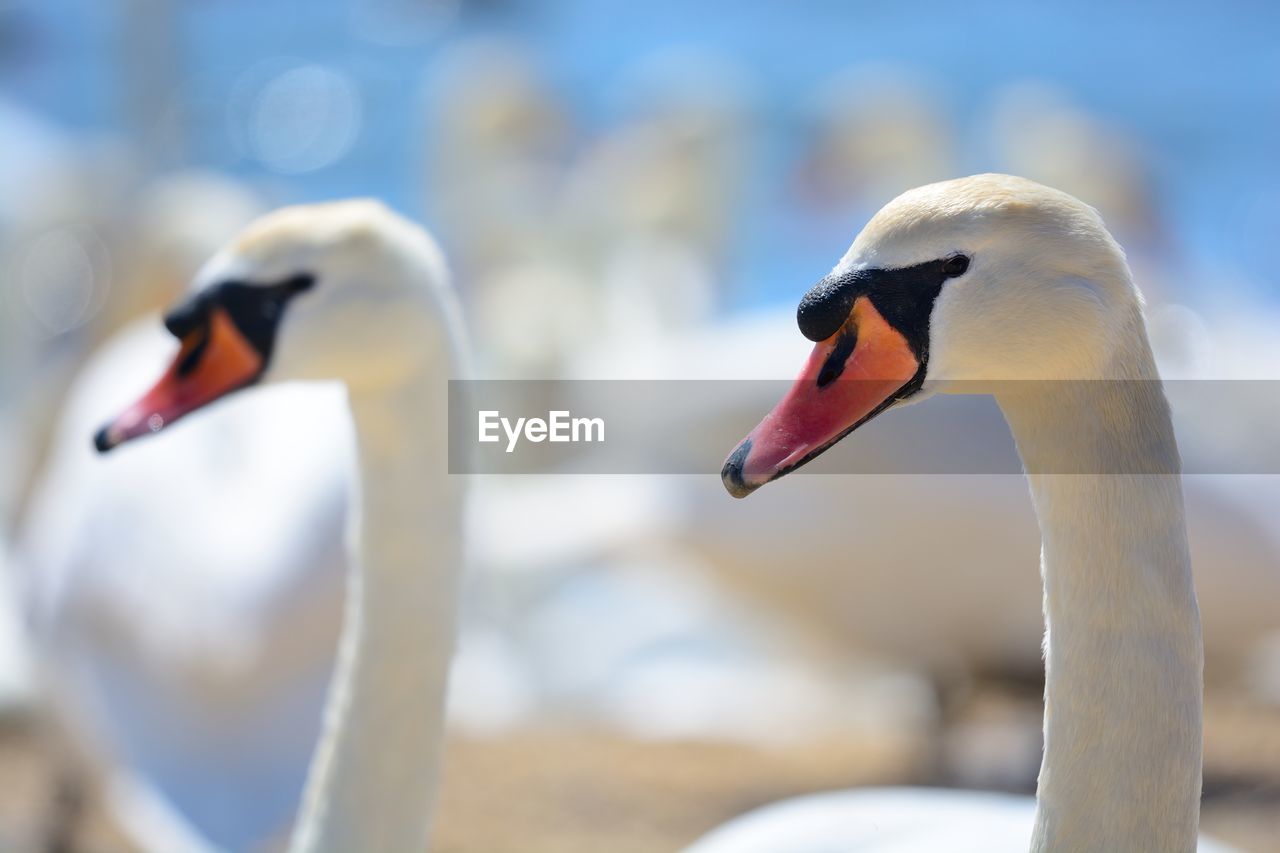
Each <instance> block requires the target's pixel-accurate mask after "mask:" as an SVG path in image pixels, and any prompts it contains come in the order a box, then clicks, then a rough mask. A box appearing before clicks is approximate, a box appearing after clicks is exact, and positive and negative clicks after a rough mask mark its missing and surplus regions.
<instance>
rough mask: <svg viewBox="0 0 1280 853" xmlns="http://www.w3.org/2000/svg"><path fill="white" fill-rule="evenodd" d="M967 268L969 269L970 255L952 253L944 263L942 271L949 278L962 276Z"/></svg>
mask: <svg viewBox="0 0 1280 853" xmlns="http://www.w3.org/2000/svg"><path fill="white" fill-rule="evenodd" d="M967 269H969V256H968V255H952V256H951V257H949V258H947V260H946V262H945V263H943V265H942V273H943V275H945V276H946V277H947V278H956V277H958V276H962V275H964V273H965V270H967Z"/></svg>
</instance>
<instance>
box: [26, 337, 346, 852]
mask: <svg viewBox="0 0 1280 853" xmlns="http://www.w3.org/2000/svg"><path fill="white" fill-rule="evenodd" d="M171 341H172V338H170V337H169V336H168V335H167V334H166V333H165V332H164V330H163V328H161V327H160V324H159V323H158V322H157V320H156V319H155V318H151V319H148V320H145V321H142V322H140V323H139V324H137V325H135V326H133V327H131V328H128V329H126V330H125V331H124V332H123V333H122V334H121V335H120V336H118V337H117V338H116V339H114V340H113V341H112V342H111V343H110V344H109V345H108V346H107V347H106V348H105V349H104V350H103V351H101V352H99V353H98V354H97V355H96V356H95V357H94V359H93V360H92V362H91V363H90V365H89V367H88V368H87V369H86V370H85V371H84V372H83V373H82V375H81V376H80V377H79V378H78V380H77V381H76V382H75V384H74V385H73V386H72V388H71V391H70V394H69V397H68V404H67V406H66V409H65V411H64V413H63V415H62V416H61V423H60V432H59V434H58V435H57V436H56V437H55V438H54V440H53V445H54V447H53V451H52V453H51V459H52V463H51V465H50V470H49V471H48V472H47V473H46V476H45V477H44V478H43V481H42V483H41V485H40V488H39V490H38V491H37V493H36V496H35V499H34V503H33V505H32V511H31V513H30V518H29V522H28V524H27V525H26V527H25V531H24V533H25V536H24V540H23V544H24V553H23V557H24V559H23V565H22V568H23V569H24V571H23V573H22V575H21V578H22V579H23V581H24V584H23V593H24V594H23V601H24V604H25V610H26V612H27V614H28V617H29V621H30V623H31V624H32V627H33V629H34V632H35V638H36V640H37V648H38V649H39V651H40V654H41V658H42V660H41V662H42V671H43V672H44V673H46V681H47V682H48V684H47V686H48V687H49V688H50V689H51V691H52V693H51V698H53V699H54V700H55V701H54V704H53V708H54V711H55V712H56V713H57V714H58V716H59V718H60V719H61V720H62V722H64V723H65V724H66V727H67V728H68V729H69V730H70V732H71V733H72V734H73V736H74V737H75V739H76V740H77V741H78V742H79V746H80V748H79V751H80V752H82V753H84V754H86V755H88V756H91V757H98V758H100V760H99V761H96V762H95V763H96V764H97V765H98V766H99V767H101V768H102V769H103V770H104V771H105V775H106V781H107V790H108V791H109V792H112V793H113V796H112V805H113V806H115V807H116V812H117V814H118V816H119V818H120V821H121V823H122V825H123V826H124V827H125V829H126V830H127V831H129V832H130V835H131V837H132V838H133V839H134V840H135V841H136V842H137V843H138V844H139V846H141V847H143V848H144V849H162V848H163V849H170V850H176V849H200V848H203V847H206V846H208V847H212V848H214V849H227V850H236V849H248V848H252V847H257V846H261V845H262V844H264V843H265V842H266V841H267V840H269V839H271V838H274V837H278V836H280V835H282V834H283V833H284V832H285V831H286V830H287V828H288V825H289V823H290V822H291V820H292V817H293V814H294V812H295V811H296V808H297V802H298V797H299V795H300V792H301V790H302V785H303V782H304V779H305V774H306V768H307V764H308V759H309V757H310V755H311V753H312V751H313V750H314V746H315V741H316V738H317V737H318V736H319V732H320V722H321V720H320V709H321V706H322V705H323V702H324V696H325V689H326V685H327V683H328V681H329V677H330V672H331V670H332V666H333V655H334V651H335V648H336V638H337V635H338V630H339V624H340V621H341V616H342V603H341V602H342V594H343V583H344V578H345V576H346V573H347V570H348V560H347V557H346V548H345V543H344V537H343V528H344V525H345V520H346V516H347V512H348V503H349V500H348V497H347V495H348V491H349V485H350V480H351V479H352V475H351V468H352V467H353V465H354V453H353V449H352V442H353V436H352V434H351V432H352V431H351V424H350V419H349V416H348V415H347V411H346V402H345V399H344V397H343V395H342V393H341V390H340V389H339V388H337V387H331V386H323V385H319V384H317V385H304V384H294V385H288V386H281V387H279V388H272V389H268V390H265V391H264V390H261V389H260V390H257V391H253V392H249V393H246V394H244V395H242V397H241V398H240V399H238V400H236V401H234V403H229V404H227V405H221V406H215V407H212V408H211V409H210V410H209V411H207V412H204V413H202V414H201V416H200V417H198V418H192V419H191V420H190V421H189V422H187V423H184V424H183V425H182V427H181V428H180V429H173V430H165V431H163V432H161V433H160V434H158V435H157V436H156V437H155V438H154V439H153V440H151V441H148V442H145V443H143V444H140V445H138V446H137V447H134V448H130V450H129V452H124V453H114V454H111V455H109V456H106V457H99V456H97V455H96V454H95V453H94V451H93V448H92V446H91V445H90V443H89V442H87V441H86V440H85V436H86V435H92V433H93V430H94V429H95V428H97V426H99V425H100V422H101V420H102V416H103V414H104V413H106V412H112V411H118V410H120V409H123V408H124V407H125V405H126V404H127V403H128V402H130V399H129V398H130V397H131V396H132V395H135V394H136V389H137V388H139V387H143V386H145V384H146V383H147V382H148V381H150V380H151V379H153V378H154V373H155V369H156V365H157V364H160V363H163V360H164V358H165V357H166V356H167V355H168V354H169V352H170V350H171ZM318 460H325V461H324V462H321V463H320V464H317V462H318ZM328 460H334V462H335V463H336V464H329V463H328ZM158 492H159V493H162V495H163V499H158V497H159V495H158V494H157V493H158ZM139 614H146V618H139ZM124 685H128V689H127V690H123V689H121V688H122V686H124ZM229 744H234V745H235V748H234V749H230V748H229V747H228V745H229ZM115 792H120V793H122V794H127V796H123V797H119V798H118V797H115V796H114V793H115ZM143 805H145V806H146V808H145V809H140V808H139V807H140V806H143ZM160 815H164V818H163V819H162V820H158V819H157V817H158V816H160ZM158 825H162V826H165V827H177V826H181V827H184V831H183V835H184V836H185V837H187V838H188V839H198V841H196V840H192V841H189V842H187V843H183V844H181V845H179V846H175V845H174V844H173V843H169V842H168V841H167V839H168V838H170V837H171V836H172V835H173V833H174V831H173V830H165V831H164V832H163V833H161V832H160V831H159V830H158V829H157V826H158ZM162 842H163V843H162Z"/></svg>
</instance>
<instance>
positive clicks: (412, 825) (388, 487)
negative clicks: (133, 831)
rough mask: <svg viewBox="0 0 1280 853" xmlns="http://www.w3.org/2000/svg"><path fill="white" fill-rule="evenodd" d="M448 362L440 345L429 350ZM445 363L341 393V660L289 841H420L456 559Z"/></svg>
mask: <svg viewBox="0 0 1280 853" xmlns="http://www.w3.org/2000/svg"><path fill="white" fill-rule="evenodd" d="M438 361H439V363H440V364H441V365H445V366H447V365H448V364H449V363H450V360H449V358H448V354H447V353H444V354H442V355H441V357H440V358H439V360H438ZM448 378H449V376H448V370H447V367H445V368H441V369H436V370H432V369H427V368H424V369H422V370H420V371H417V372H415V373H414V375H411V376H408V377H407V378H406V380H405V381H404V382H403V383H402V384H401V385H398V386H397V387H395V388H391V389H381V390H380V391H379V392H378V393H364V394H361V393H356V392H351V394H350V399H351V409H352V414H353V418H354V421H355V427H356V436H357V445H358V448H357V450H358V452H357V458H358V465H359V477H358V482H359V490H360V493H359V501H358V502H357V503H358V505H359V510H358V513H357V514H356V517H355V518H354V519H353V522H352V526H351V530H350V531H349V533H350V534H351V535H350V538H351V541H352V546H353V552H354V557H355V559H353V561H352V565H353V566H354V567H355V568H354V570H353V572H352V575H351V577H350V579H349V590H348V596H347V606H346V615H345V618H344V623H343V632H342V638H341V641H340V645H339V649H338V659H337V663H336V666H335V670H334V675H333V681H332V683H331V686H330V694H329V699H328V702H327V704H326V708H325V720H324V726H323V732H322V735H321V739H320V742H319V744H318V746H317V749H316V754H315V756H314V758H313V760H312V766H311V771H310V775H309V777H308V781H307V788H306V792H305V795H304V803H303V810H302V813H301V816H300V819H299V824H298V829H297V833H296V835H295V838H294V844H293V849H294V850H297V851H308V853H310V852H311V851H351V850H424V849H426V847H427V844H428V836H429V832H430V825H431V819H432V812H433V803H434V799H435V794H436V788H437V781H438V772H439V771H438V765H439V757H440V752H441V738H442V733H443V728H444V698H445V687H446V684H447V680H448V667H449V660H450V657H451V654H452V651H453V645H454V632H455V619H456V613H455V611H456V598H457V581H458V569H459V567H460V566H461V563H462V546H461V538H460V532H459V531H460V530H461V518H460V506H461V497H462V495H461V493H460V483H459V480H457V479H455V478H451V477H450V476H449V474H448V462H447V450H446V448H447V435H446V430H447V423H446V422H447V418H446V417H445V412H446V411H447V408H446V406H447V386H448Z"/></svg>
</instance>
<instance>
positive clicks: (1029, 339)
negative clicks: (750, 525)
mask: <svg viewBox="0 0 1280 853" xmlns="http://www.w3.org/2000/svg"><path fill="white" fill-rule="evenodd" d="M797 319H798V322H799V325H800V330H801V332H802V333H803V334H804V335H805V336H806V337H808V338H809V339H810V340H812V341H814V342H815V343H816V346H815V347H814V349H813V352H812V354H811V355H810V357H809V361H808V362H807V363H806V365H805V367H804V369H803V371H802V372H801V374H800V377H799V378H798V379H797V380H796V382H795V384H794V385H793V386H792V388H791V390H790V391H789V392H788V393H787V394H786V396H785V397H784V398H783V400H782V401H781V402H780V403H779V404H778V406H777V407H776V408H775V409H774V410H773V411H772V412H771V413H769V414H768V415H767V416H766V417H765V419H764V420H763V421H761V423H760V425H759V426H757V427H756V428H755V429H754V430H753V431H752V432H751V433H750V435H748V436H747V437H746V439H744V440H743V441H742V442H741V444H739V445H738V447H737V448H736V449H735V450H734V451H733V452H732V453H731V454H730V455H729V458H728V460H727V461H726V462H725V465H724V468H723V470H722V472H721V477H722V479H723V481H724V484H725V487H726V488H727V489H728V490H729V492H730V494H732V495H734V496H735V497H744V496H746V495H747V494H750V493H751V492H752V491H753V490H755V489H756V488H758V487H760V486H761V485H763V484H765V483H767V482H769V481H771V480H775V479H777V478H778V477H781V476H783V475H784V474H786V473H788V472H789V471H793V470H795V469H796V468H798V467H800V466H801V465H803V464H805V463H806V462H808V461H810V460H811V459H813V458H815V457H816V456H818V455H819V454H821V453H822V452H823V451H825V450H826V449H828V448H829V447H831V446H832V445H834V444H835V443H836V442H838V441H839V440H840V439H841V438H843V437H844V436H846V435H848V434H849V433H850V432H852V431H853V430H854V429H856V428H857V427H858V426H860V425H862V424H863V423H866V422H867V421H868V420H870V419H871V418H873V417H875V416H876V415H878V414H880V413H881V412H883V411H885V410H886V409H888V408H891V407H892V406H895V405H898V404H902V403H905V402H908V401H915V400H918V399H923V397H925V396H927V395H928V394H930V393H933V392H935V391H939V390H942V391H945V390H952V391H959V390H967V391H981V390H992V389H994V388H995V387H996V386H995V383H1002V382H1009V381H1020V380H1036V381H1043V380H1066V379H1101V378H1109V377H1110V376H1112V375H1113V367H1114V365H1116V364H1117V363H1123V362H1124V360H1125V353H1124V352H1123V349H1124V347H1126V346H1131V345H1133V341H1134V337H1135V336H1134V335H1133V334H1132V333H1131V332H1132V330H1133V328H1134V325H1133V324H1134V321H1135V319H1136V320H1137V322H1138V328H1139V329H1140V328H1141V298H1140V296H1139V294H1138V292H1137V290H1136V288H1135V287H1134V285H1133V280H1132V278H1131V276H1130V275H1129V271H1128V267H1127V265H1126V263H1125V259H1124V253H1123V251H1122V250H1121V249H1120V247H1119V245H1118V244H1117V243H1116V242H1115V240H1114V239H1113V238H1112V237H1111V235H1110V233H1108V231H1107V229H1106V227H1105V226H1104V225H1103V223H1102V219H1101V217H1099V216H1098V213H1097V211H1095V210H1094V209H1093V208H1091V207H1089V206H1088V205H1085V204H1084V203H1082V202H1080V201H1078V200H1077V199H1075V198H1073V197H1071V196H1069V195H1067V194H1066V193H1063V192H1059V191H1058V190H1054V189H1050V188H1049V187H1045V186H1042V185H1040V184H1037V183H1034V182H1032V181H1028V180H1026V179H1023V178H1016V177H1011V176H1009V175H975V176H973V177H968V178H960V179H957V180H952V181H944V182H942V183H937V184H930V185H928V186H923V187H919V188H917V189H914V190H910V191H908V192H906V193H904V194H902V195H901V196H899V197H898V198H896V199H894V200H893V201H891V202H890V203H889V204H887V205H885V207H884V208H883V209H881V210H880V212H878V213H877V214H876V215H875V216H874V217H872V219H871V221H870V222H868V223H867V226H866V227H865V228H864V229H863V230H862V232H861V233H860V234H859V235H858V237H857V238H856V239H855V240H854V242H853V245H852V246H851V247H850V249H849V251H848V252H847V253H846V254H845V256H844V258H842V259H841V261H840V263H839V264H838V265H837V266H836V268H835V270H833V271H832V272H831V274H830V275H828V276H826V277H825V278H823V279H822V280H821V281H819V282H818V283H817V284H816V285H815V286H814V287H813V288H812V289H811V290H810V291H809V292H808V293H807V294H805V296H804V298H803V299H802V300H801V302H800V307H799V310H798V312H797ZM1142 340H1143V341H1145V338H1143V339H1142Z"/></svg>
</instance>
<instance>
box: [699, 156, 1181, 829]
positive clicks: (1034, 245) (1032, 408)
mask: <svg viewBox="0 0 1280 853" xmlns="http://www.w3.org/2000/svg"><path fill="white" fill-rule="evenodd" d="M797 317H798V321H799V325H800V329H801V331H802V332H803V333H804V335H805V337H807V338H809V339H810V340H812V341H816V342H817V345H816V346H815V347H814V349H813V351H812V354H811V355H810V357H809V360H808V362H807V363H806V364H805V367H804V369H803V371H802V372H801V374H800V376H799V378H798V379H797V380H796V381H795V384H794V385H793V386H792V388H791V390H790V391H789V392H788V393H787V394H786V396H785V397H784V398H783V399H782V401H781V402H780V403H779V404H778V405H777V407H776V408H774V410H773V411H772V412H771V413H769V414H768V415H767V416H766V417H765V418H764V420H763V421H761V422H760V424H759V425H758V426H757V427H756V428H755V429H754V430H753V431H752V432H751V433H750V434H749V435H748V436H747V437H746V438H745V439H744V440H743V441H742V442H741V443H740V444H739V445H738V446H737V448H736V449H735V450H734V451H733V452H732V453H731V454H730V455H729V457H728V459H727V460H726V462H725V464H724V467H723V470H722V475H721V476H722V480H723V482H724V485H725V487H726V488H727V490H728V491H729V492H730V494H732V495H733V496H735V497H739V498H741V497H745V496H746V495H748V494H750V493H751V492H752V491H754V490H756V489H758V488H760V487H761V486H763V485H765V484H766V483H769V482H771V481H773V480H775V479H777V478H779V477H781V476H783V475H784V474H787V473H788V472H790V471H792V470H794V469H796V468H798V467H800V466H801V465H804V464H806V463H808V462H810V461H811V460H813V459H814V458H815V457H817V456H818V455H820V454H821V453H823V452H824V451H825V450H827V449H828V448H829V447H831V446H832V445H834V444H835V443H836V442H838V441H839V440H840V439H841V438H843V437H844V436H845V435H847V434H848V433H850V432H852V431H853V430H855V429H857V428H858V427H859V426H861V425H862V424H864V423H865V422H867V421H868V420H870V419H872V418H874V417H875V416H877V415H879V414H881V413H882V412H884V411H886V410H887V409H890V408H893V407H896V406H898V405H901V404H905V403H914V402H918V401H919V400H922V399H924V398H925V397H927V396H930V395H931V394H934V393H937V392H955V393H989V394H992V395H993V396H994V397H995V400H996V402H997V403H998V405H999V406H1000V408H1001V411H1002V412H1003V414H1004V416H1005V418H1006V420H1007V422H1008V424H1009V427H1010V429H1011V431H1012V433H1013V435H1014V438H1015V441H1016V443H1017V447H1018V451H1019V455H1020V456H1021V458H1022V461H1023V466H1024V469H1025V471H1026V474H1027V479H1028V482H1029V484H1030V489H1031V494H1032V499H1033V503H1034V506H1035V510H1036V514H1037V517H1038V520H1039V522H1040V528H1041V536H1042V549H1041V572H1042V576H1043V582H1044V598H1043V604H1044V616H1045V622H1046V626H1047V630H1046V634H1045V644H1044V651H1045V672H1046V688H1045V708H1046V711H1045V722H1044V737H1045V747H1044V755H1043V759H1042V764H1041V770H1040V776H1039V784H1038V788H1037V797H1036V801H1035V803H1034V805H1033V804H1032V803H1031V802H1029V801H1026V800H1023V801H1020V802H1017V803H1011V802H1010V801H1008V800H1005V799H1003V798H1000V799H989V800H984V799H980V798H978V797H977V795H973V794H956V795H954V796H955V797H958V798H960V799H957V800H953V799H952V796H953V795H950V794H943V793H937V792H927V791H910V790H908V791H866V792H850V793H844V794H832V795H824V797H823V798H822V799H820V800H813V801H805V800H799V801H792V802H790V803H784V804H782V805H779V806H774V807H770V808H766V809H764V810H763V811H761V812H760V813H756V814H750V815H747V816H745V817H742V818H739V819H737V820H735V821H731V822H730V823H729V824H728V825H726V826H725V827H722V828H721V829H719V830H716V831H714V832H712V834H711V835H709V836H707V837H706V838H704V839H702V840H701V841H699V842H696V843H695V844H694V845H693V846H692V847H691V848H689V849H690V853H730V851H733V853H742V851H781V850H786V851H789V853H800V851H818V850H822V851H832V850H850V849H892V850H908V849H909V850H938V849H954V848H956V847H960V848H962V849H970V848H966V847H965V845H966V844H968V845H970V847H972V844H973V841H972V837H973V834H974V833H975V832H979V831H983V832H985V830H982V829H980V828H981V827H984V826H987V825H990V826H992V827H994V828H996V830H997V831H995V832H994V835H995V837H993V838H985V837H984V839H983V843H982V849H984V850H993V849H1026V848H1027V846H1028V844H1029V846H1030V849H1031V850H1033V851H1051V850H1052V851H1058V850H1126V851H1139V850H1150V851H1179V850H1182V851H1189V850H1193V849H1195V848H1196V845H1197V833H1198V826H1199V805H1200V789H1201V736H1202V722H1201V702H1202V686H1201V679H1202V667H1203V662H1202V657H1203V655H1202V645H1201V636H1200V620H1199V613H1198V609H1197V604H1196V597H1195V590H1194V586H1193V583H1192V577H1191V564H1190V556H1189V548H1188V545H1187V537H1186V525H1185V521H1184V510H1183V501H1182V492H1181V487H1180V479H1179V473H1178V472H1179V465H1180V462H1179V457H1178V450H1177V445H1176V442H1175V439H1174V434H1173V427H1172V421H1171V418H1170V414H1169V408H1168V404H1167V403H1166V401H1165V398H1164V394H1163V390H1162V388H1161V385H1160V382H1159V374H1158V371H1157V369H1156V366H1155V361H1154V358H1153V357H1152V353H1151V348H1150V346H1149V344H1148V341H1147V336H1146V331H1145V327H1144V324H1143V318H1142V302H1141V297H1140V295H1139V293H1138V290H1137V288H1136V287H1135V285H1134V283H1133V280H1132V277H1131V275H1130V273H1129V270H1128V266H1127V264H1126V262H1125V258H1124V253H1123V251H1122V250H1121V248H1120V247H1119V245H1118V244H1117V243H1116V242H1115V241H1114V239H1113V238H1112V237H1111V235H1110V233H1109V232H1108V231H1107V229H1106V227H1105V225H1104V224H1103V222H1102V220H1101V218H1100V217H1099V216H1098V214H1097V213H1096V211H1094V210H1093V209H1092V208H1089V207H1087V206H1086V205H1084V204H1082V203H1081V202H1079V201H1077V200H1076V199H1075V198H1073V197H1071V196H1069V195H1067V194H1065V193H1062V192H1059V191H1057V190H1053V189H1050V188H1048V187H1045V186H1042V185H1040V184H1036V183H1034V182H1031V181H1028V180H1026V179H1022V178H1016V177H1011V176H1006V175H977V176H973V177H969V178H962V179H958V180H953V181H946V182H942V183H937V184H930V185H927V186H924V187H920V188H918V189H915V190H911V191H908V192H907V193H905V194H903V195H901V196H899V197H898V198H897V199H895V200H893V201H892V202H890V203H889V204H888V205H886V206H885V207H884V208H883V209H881V210H880V212H879V213H877V214H876V215H875V216H874V217H872V219H871V221H870V222H869V223H868V224H867V226H866V227H865V228H864V229H863V231H862V232H861V234H859V236H858V237H857V238H856V239H855V240H854V243H853V245H852V246H851V248H850V249H849V251H848V253H847V254H846V255H845V256H844V258H843V259H842V260H841V262H840V263H839V264H838V265H837V267H836V268H835V270H834V271H833V272H832V273H831V274H830V275H828V276H827V277H825V278H824V279H823V280H822V281H820V282H819V283H818V284H817V285H816V286H815V287H814V288H813V289H812V290H810V291H809V293H808V294H806V296H805V297H804V299H803V300H802V301H801V303H800V308H799V310H798V314H797ZM1094 380H1103V381H1094ZM850 512H856V508H853V507H851V508H850ZM920 526H921V531H922V533H923V532H925V531H927V528H928V519H927V518H921V519H920ZM851 548H852V549H854V550H855V552H856V543H851ZM939 571H946V567H945V566H942V567H939ZM909 616H910V614H904V618H909ZM944 803H947V804H951V803H955V804H956V805H955V806H954V807H952V806H950V805H948V806H946V807H945V808H944ZM1010 810H1013V812H1012V817H1010V815H1011V811H1010ZM1010 820H1013V821H1014V822H1015V823H1016V826H1013V827H1012V828H1010V823H1009V821H1010ZM904 825H905V826H906V827H907V829H906V830H904V829H903V826H904ZM1201 849H1206V848H1205V847H1203V846H1202V847H1201Z"/></svg>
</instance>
